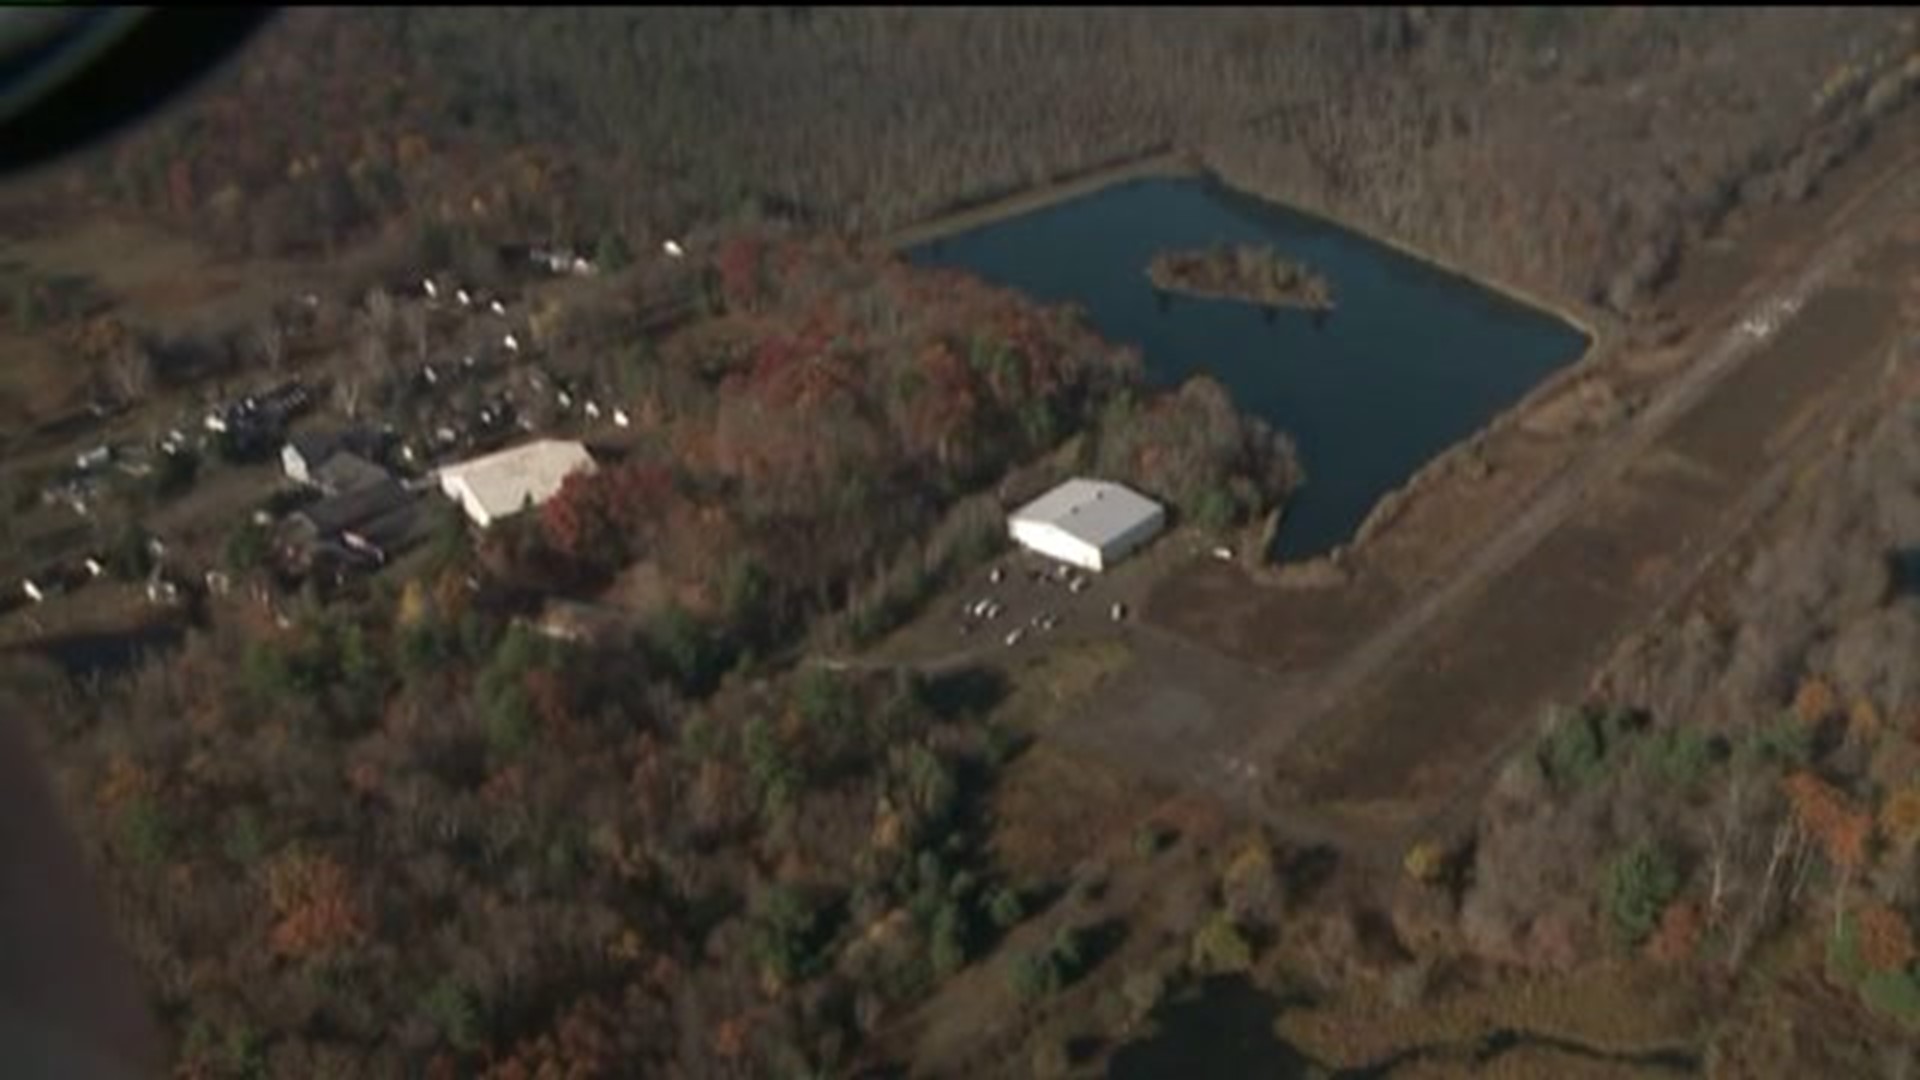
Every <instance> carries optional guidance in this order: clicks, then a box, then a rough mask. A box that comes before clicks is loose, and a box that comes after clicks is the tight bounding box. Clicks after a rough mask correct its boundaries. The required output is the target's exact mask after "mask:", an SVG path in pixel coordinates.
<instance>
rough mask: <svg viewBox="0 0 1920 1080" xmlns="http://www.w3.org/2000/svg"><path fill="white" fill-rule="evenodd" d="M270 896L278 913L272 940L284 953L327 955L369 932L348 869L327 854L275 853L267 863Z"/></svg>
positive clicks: (283, 954) (276, 947) (298, 955)
mask: <svg viewBox="0 0 1920 1080" xmlns="http://www.w3.org/2000/svg"><path fill="white" fill-rule="evenodd" d="M267 898H268V900H269V901H270V902H271V903H272V904H273V910H274V914H275V915H276V916H277V921H276V922H275V923H274V926H273V930H272V933H271V935H270V938H269V941H270V943H271V944H272V946H273V951H274V952H276V953H279V954H280V955H282V956H287V957H292V958H294V959H306V958H309V957H314V956H322V955H326V954H329V953H333V952H336V951H338V950H340V949H344V948H347V947H349V946H352V945H356V944H358V943H359V942H360V941H362V940H363V939H364V938H365V937H366V934H367V927H366V920H365V917H364V915H363V914H362V913H361V911H360V907H359V904H358V903H356V902H355V900H354V897H353V891H352V888H351V886H350V884H349V881H348V877H347V871H346V868H345V867H343V866H341V865H340V864H339V863H338V862H337V861H335V860H333V859H332V858H329V857H327V856H325V855H307V854H304V853H299V852H293V853H289V854H284V855H281V856H279V857H277V858H275V859H274V861H273V862H272V863H271V864H270V865H269V866H268V867H267Z"/></svg>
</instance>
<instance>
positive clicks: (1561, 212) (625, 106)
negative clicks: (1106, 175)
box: [77, 8, 1920, 312]
mask: <svg viewBox="0 0 1920 1080" xmlns="http://www.w3.org/2000/svg"><path fill="white" fill-rule="evenodd" d="M1914 33H1915V23H1914V20H1912V19H1911V18H1910V17H1909V16H1907V15H1906V14H1904V13H1902V12H1900V11H1898V10H1895V9H1885V8H1877V9H1837V8H1834V9H1796V10H1791V11H1788V10H1772V11H1758V10H1756V11H1745V12H1727V11H1720V10H1710V9H1685V8H1667V9H1653V8H1644V9H1592V8H1587V9H1582V8H1568V9H1561V8H1526V9H1518V10H1515V9H1484V10H1480V9H1450V10H1441V9H1432V8H1380V9H1370V10H1368V11H1365V12H1355V11H1344V10H1334V9H1327V10H1308V9H1300V10H1290V11H1240V10H1235V11H1186V10H1179V9H1130V10H1114V11H1103V12H1098V13H1093V14H1089V13H1086V12H1080V11H1068V10H1059V11H1054V10H1044V9H1034V10H1023V11H1006V10H987V9H979V10H963V9H954V10H948V11H940V12H922V11H914V10H910V9H824V8H751V9H742V8H700V9H655V10H649V11H646V12H644V13H643V12H626V11H615V10H609V9H576V10H562V9H501V10H498V11H495V12H492V13H490V14H489V16H488V17H487V18H484V19H479V18H474V17H472V16H470V15H468V14H466V13H464V12H458V11H454V10H434V9H425V8H420V9H414V8H408V9H399V8H396V9H386V10H379V11H367V10H352V11H348V10H330V9H317V8H316V9H304V8H303V9H294V10H291V11H289V12H288V13H287V14H286V15H285V16H284V17H283V19H282V21H281V23H280V25H278V26H277V27H275V28H273V29H272V30H271V31H270V32H269V33H268V34H267V35H266V36H265V37H263V38H262V39H261V40H260V41H259V42H257V43H256V45H255V46H254V48H253V50H252V51H251V53H250V54H249V55H248V56H246V57H245V58H244V59H243V60H242V61H241V62H240V63H239V64H238V65H237V67H236V68H235V69H234V70H233V71H231V72H229V73H226V74H224V75H223V76H222V77H221V78H220V79H218V80H216V81H215V84H214V85H212V86H210V87H209V88H208V89H207V91H206V92H205V93H204V94H203V95H202V96H201V97H200V98H199V99H198V100H196V101H194V102H193V103H192V104H190V105H188V106H187V107H185V108H183V109H181V110H179V111H177V112H176V113H175V114H174V115H173V116H172V117H170V118H169V119H168V120H166V121H164V122H161V123H157V124H155V125H154V126H153V129H152V130H151V131H149V132H145V133H142V134H140V135H139V136H138V137H136V138H134V139H131V140H129V141H127V142H126V143H125V144H124V145H123V146H122V147H120V148H119V149H118V151H117V152H116V153H114V154H113V155H111V156H110V159H108V160H102V161H95V162H92V163H89V164H88V165H87V166H86V167H85V168H84V169H83V170H82V172H83V175H81V176H79V177H77V181H78V182H79V183H81V184H82V185H84V186H86V187H88V188H90V189H91V190H92V191H94V192H95V193H96V197H98V198H100V199H103V200H107V201H109V202H111V203H112V204H114V205H119V206H123V207H132V208H139V209H142V210H145V211H149V212H159V213H164V214H167V215H169V216H170V217H172V218H173V219H174V220H175V221H177V222H178V223H180V224H182V225H184V226H188V227H191V228H193V229H194V230H196V231H197V232H200V233H202V234H204V235H206V236H208V237H212V238H217V239H218V240H219V241H220V242H221V243H223V244H224V245H226V246H227V247H228V248H229V249H230V250H234V251H254V252H256V253H262V254H264V253H275V252H286V251H302V252H313V253H324V252H327V251H330V250H332V249H333V248H334V246H335V245H337V244H339V243H342V242H344V241H346V240H347V239H348V238H350V237H352V236H356V235H362V234H364V233H366V232H368V231H372V230H377V229H378V228H379V227H380V226H382V225H386V224H391V223H394V222H397V221H405V222H409V223H411V225H412V227H414V228H425V227H426V226H427V224H428V223H430V222H431V223H437V224H438V226H440V227H448V228H457V229H461V230H469V229H477V228H483V227H484V228H489V229H498V228H501V227H505V226H509V225H510V226H511V227H512V228H515V229H518V230H521V231H523V232H526V233H528V234H529V235H534V236H538V237H540V238H543V239H561V238H565V239H568V240H571V241H576V242H581V243H585V244H586V245H587V246H589V247H590V248H591V247H593V246H596V245H598V244H600V243H602V242H610V238H615V237H617V238H619V242H620V243H621V244H623V245H625V246H627V247H628V248H630V249H631V250H634V251H639V250H645V249H648V248H651V247H653V246H656V245H657V243H658V242H659V240H660V239H661V238H663V237H668V236H674V235H678V234H680V233H683V232H685V231H687V230H690V229H693V228H696V227H698V226H700V225H701V224H703V223H707V222H711V221H714V220H719V219H753V218H758V217H777V218H780V219H783V220H788V221H795V222H800V223H806V224H813V225H820V226H829V227H833V228H835V229H839V230H844V231H848V232H851V233H853V234H856V235H860V236H869V237H873V236H884V235H886V234H887V233H888V232H889V231H891V230H894V229H897V228H900V227H902V226H905V225H908V224H913V223H915V222H918V221H920V220H923V219H925V218H926V217H928V216H930V215H933V214H936V213H939V212H942V211H945V210H950V209H953V208H955V207H959V206H966V205H973V204H977V203H980V202H983V201H986V200H989V199H992V198H993V197H995V196H997V195H1002V194H1007V193H1011V192H1015V191H1019V190H1023V189H1025V188H1028V187H1031V186H1033V185H1036V184H1040V183H1044V182H1047V181H1048V180H1051V179H1055V178H1058V177H1062V176H1067V175H1073V174H1077V173H1079V172H1083V171H1085V170H1087V169H1089V168H1092V167H1095V166H1098V165H1100V164H1103V163H1109V162H1115V161H1123V160H1128V159H1131V158H1135V157H1138V156H1141V155H1145V154H1149V153H1156V152H1162V151H1165V150H1168V149H1180V150H1184V151H1187V152H1191V153H1194V154H1197V155H1198V156H1199V157H1200V159H1201V160H1203V161H1204V162H1205V163H1206V164H1207V165H1208V166H1209V167H1210V168H1212V169H1213V170H1214V171H1216V172H1218V173H1219V174H1220V175H1222V176H1223V177H1225V178H1226V179H1228V180H1229V181H1231V182H1233V183H1235V184H1237V185H1239V186H1242V187H1245V188H1247V189H1249V190H1252V191H1254V192H1256V193H1259V194H1263V195H1267V196H1271V197H1275V198H1278V199H1280V200H1282V201H1286V202H1290V203H1293V204H1296V205H1299V206H1303V207H1305V208H1307V209H1310V210H1316V211H1321V212H1326V213H1329V214H1332V215H1334V216H1336V217H1340V218H1344V219H1347V220H1350V221H1352V222H1353V223H1355V224H1357V225H1359V226H1361V227H1362V228H1366V229H1371V230H1375V231H1378V232H1380V233H1383V234H1385V235H1388V236H1391V237H1393V238H1395V239H1397V240H1400V241H1402V242H1405V243H1409V244H1413V245H1415V246H1418V247H1422V248H1424V249H1427V250H1429V251H1431V252H1432V253H1434V254H1435V255H1437V256H1438V257H1440V258H1442V259H1444V260H1446V261H1448V262H1451V263H1454V264H1456V265H1459V266H1462V267H1465V268H1468V269H1471V270H1474V271H1478V272H1480V273H1484V274H1488V275H1491V276H1494V277H1497V278H1503V279H1506V280H1510V281H1513V282H1516V283H1524V284H1525V285H1526V286H1527V287H1528V288H1530V289H1534V290H1537V291H1539V292H1542V293H1548V294H1555V295H1558V296H1560V297H1562V298H1567V299H1575V300H1583V301H1586V300H1591V301H1596V302H1600V303H1604V304H1606V305H1609V306H1611V307H1614V308H1616V309H1619V310H1621V311H1627V312H1632V311H1636V310H1638V309H1640V308H1641V307H1643V306H1644V305H1645V304H1646V302H1647V301H1648V300H1649V299H1651V297H1652V295H1653V294H1654V292H1655V291H1656V290H1657V288H1658V286H1659V285H1660V284H1661V283H1662V282H1663V281H1664V280H1665V279H1666V277H1667V276H1668V274H1669V273H1670V271H1671V269H1672V267H1673V266H1674V264H1675V261H1676V260H1677V259H1679V258H1681V257H1683V255H1684V253H1685V251H1686V250H1687V248H1688V247H1689V245H1692V244H1696V243H1699V242H1701V241H1702V240H1703V239H1705V238H1707V237H1709V236H1711V235H1712V234H1713V233H1714V231H1715V230H1716V229H1717V228H1718V227H1719V226H1720V225H1721V224H1722V223H1723V222H1724V221H1725V220H1726V219H1727V217H1728V215H1730V214H1732V213H1735V212H1737V211H1738V210H1739V208H1741V207H1743V206H1754V205H1764V204H1767V203H1770V202H1775V201H1794V200H1798V199H1801V198H1804V197H1805V196H1806V195H1807V194H1809V193H1810V192H1812V191H1813V190H1815V189H1816V188H1817V187H1818V185H1819V183H1820V180H1821V177H1822V176H1823V175H1824V174H1825V172H1826V171H1828V170H1829V169H1830V168H1832V167H1833V166H1834V165H1835V164H1836V163H1837V162H1839V161H1840V160H1843V159H1844V158H1845V157H1846V155H1847V154H1849V153H1851V152H1852V151H1853V150H1854V149H1855V148H1857V147H1858V146H1859V145H1860V144H1861V142H1862V140H1863V139H1865V138H1867V137H1869V136H1870V134H1871V130H1872V127H1873V124H1874V122H1875V120H1876V119H1878V118H1880V117H1882V116H1884V115H1885V114H1886V113H1887V112H1888V111H1889V110H1891V109H1893V108H1894V107H1896V106H1898V105H1899V104H1900V103H1901V102H1903V101H1904V100H1905V99H1906V98H1907V97H1908V96H1909V95H1910V94H1911V92H1912V90H1913V87H1914V85H1915V82H1916V81H1917V80H1920V56H1916V54H1915V47H1916V41H1915V37H1914ZM1121 72H1124V73H1125V77H1124V78H1122V77H1118V75H1117V73H1121Z"/></svg>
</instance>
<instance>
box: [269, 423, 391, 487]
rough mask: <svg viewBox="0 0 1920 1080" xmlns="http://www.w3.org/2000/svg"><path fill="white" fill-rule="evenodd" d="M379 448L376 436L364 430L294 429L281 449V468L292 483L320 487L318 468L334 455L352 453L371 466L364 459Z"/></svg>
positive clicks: (374, 453)
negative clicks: (293, 432)
mask: <svg viewBox="0 0 1920 1080" xmlns="http://www.w3.org/2000/svg"><path fill="white" fill-rule="evenodd" d="M378 449H379V439H378V438H377V437H376V436H375V435H374V434H373V433H372V432H369V431H366V430H364V429H359V428H348V429H344V430H328V431H302V432H296V433H295V434H294V435H293V436H292V437H290V438H289V439H287V443H286V445H285V446H283V447H281V448H280V467H281V469H282V470H283V471H285V472H286V474H287V478H288V479H290V480H292V481H294V482H295V483H298V484H306V485H308V486H310V487H321V486H322V485H321V484H320V483H319V480H318V479H317V477H318V474H319V472H320V470H321V467H322V466H324V465H326V464H327V463H328V462H329V461H330V460H332V459H333V458H334V457H335V456H337V455H340V454H343V453H344V454H352V455H355V456H356V457H358V458H360V459H361V460H362V461H363V462H365V463H366V464H368V465H372V463H371V462H370V461H366V459H368V458H371V457H374V456H376V454H377V452H378ZM376 467H377V466H376Z"/></svg>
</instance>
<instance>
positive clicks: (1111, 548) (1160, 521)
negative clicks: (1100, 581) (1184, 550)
mask: <svg viewBox="0 0 1920 1080" xmlns="http://www.w3.org/2000/svg"><path fill="white" fill-rule="evenodd" d="M1166 522H1167V515H1166V512H1165V511H1164V510H1161V511H1156V512H1155V513H1154V515H1153V516H1152V517H1150V518H1146V519H1143V520H1142V521H1140V522H1139V523H1138V524H1136V525H1135V526H1134V527H1133V528H1131V529H1128V530H1127V531H1126V532H1124V533H1122V534H1120V535H1119V536H1117V537H1115V538H1114V539H1112V540H1111V541H1109V542H1108V543H1107V545H1106V546H1105V548H1103V549H1102V550H1101V552H1100V558H1101V562H1102V563H1104V564H1105V565H1107V566H1112V565H1113V564H1114V563H1117V562H1119V561H1120V560H1121V559H1124V558H1126V557H1127V556H1128V555H1131V554H1133V553H1134V552H1135V551H1137V550H1139V549H1140V548H1141V547H1142V546H1143V545H1145V544H1146V542H1147V541H1149V540H1152V539H1153V538H1154V537H1156V536H1158V535H1160V530H1161V529H1162V528H1165V527H1166Z"/></svg>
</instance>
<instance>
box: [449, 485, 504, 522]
mask: <svg viewBox="0 0 1920 1080" xmlns="http://www.w3.org/2000/svg"><path fill="white" fill-rule="evenodd" d="M440 490H441V491H444V492H446V494H447V497H448V498H450V499H452V500H453V501H454V502H457V503H459V504H460V509H461V510H463V511H465V512H466V515H467V519H468V520H469V521H472V522H473V523H474V524H475V525H478V526H480V527H481V528H483V529H484V528H486V527H488V526H489V525H492V524H493V515H492V514H489V513H488V512H487V508H486V505H485V504H484V503H482V502H481V501H480V499H479V497H478V496H476V495H475V494H474V493H473V489H472V488H470V487H468V486H467V483H466V481H465V480H464V479H463V478H460V477H442V478H441V480H440Z"/></svg>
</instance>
